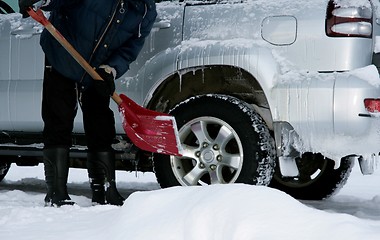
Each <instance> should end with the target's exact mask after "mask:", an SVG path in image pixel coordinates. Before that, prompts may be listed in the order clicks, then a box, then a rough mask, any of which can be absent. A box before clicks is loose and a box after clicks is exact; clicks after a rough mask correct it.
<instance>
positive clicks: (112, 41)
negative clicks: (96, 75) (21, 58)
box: [40, 0, 157, 88]
mask: <svg viewBox="0 0 380 240" xmlns="http://www.w3.org/2000/svg"><path fill="white" fill-rule="evenodd" d="M45 10H49V11H51V14H50V18H49V20H50V21H51V23H52V24H53V25H54V26H55V27H56V28H57V29H58V31H60V32H61V34H62V35H63V36H64V37H65V38H66V39H67V40H68V41H69V42H70V43H71V44H72V45H73V47H74V48H75V49H76V50H77V51H78V52H79V53H80V54H81V55H82V56H83V57H84V59H86V60H87V61H88V62H89V63H90V65H91V66H92V67H95V68H97V67H99V66H100V65H102V64H105V65H109V66H111V67H113V68H115V69H116V71H117V76H116V78H119V77H121V76H122V75H123V74H124V73H125V72H126V71H127V70H128V69H129V65H130V64H131V62H133V61H134V60H135V59H136V58H137V55H138V54H139V52H140V50H141V48H142V47H143V45H144V40H145V37H146V36H148V34H149V33H150V30H151V29H152V26H153V23H154V20H155V18H156V16H157V12H156V6H155V3H154V0H51V2H50V4H49V5H48V6H47V7H45ZM40 44H41V46H42V49H43V50H44V52H45V56H46V58H47V60H48V61H49V63H50V64H51V65H52V66H53V68H55V69H56V70H57V71H58V72H59V73H61V74H62V75H64V76H65V77H67V78H70V79H72V80H74V81H77V82H78V83H80V84H81V86H82V88H86V87H87V86H89V85H90V84H91V83H92V79H91V77H90V76H89V75H88V74H85V71H84V70H83V68H82V67H81V66H80V65H79V64H78V63H77V62H76V61H75V60H74V59H73V57H71V56H70V55H69V53H68V52H67V51H66V50H65V49H64V48H63V47H62V46H61V45H60V44H59V43H58V42H57V41H56V40H55V39H54V38H53V37H52V36H51V34H50V33H49V32H48V31H47V30H44V31H43V33H42V35H41V41H40Z"/></svg>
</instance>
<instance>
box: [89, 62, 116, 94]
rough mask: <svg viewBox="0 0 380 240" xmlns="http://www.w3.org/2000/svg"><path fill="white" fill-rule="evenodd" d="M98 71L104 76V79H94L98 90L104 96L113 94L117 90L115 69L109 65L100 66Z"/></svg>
mask: <svg viewBox="0 0 380 240" xmlns="http://www.w3.org/2000/svg"><path fill="white" fill-rule="evenodd" d="M96 72H97V73H98V74H99V75H100V76H101V77H102V78H103V81H100V80H94V87H95V89H96V91H97V92H98V93H99V94H100V95H102V96H104V97H110V96H112V95H113V93H114V92H115V75H116V74H115V70H114V69H113V68H111V67H109V66H100V67H99V68H98V69H96Z"/></svg>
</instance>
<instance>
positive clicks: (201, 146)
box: [170, 117, 243, 186]
mask: <svg viewBox="0 0 380 240" xmlns="http://www.w3.org/2000/svg"><path fill="white" fill-rule="evenodd" d="M179 137H180V140H181V144H182V147H183V149H184V153H183V156H182V157H175V156H171V157H170V163H171V167H172V170H173V173H174V175H175V177H176V178H177V180H178V181H179V183H180V184H181V185H184V186H190V185H209V184H219V183H233V182H235V181H236V179H237V178H238V176H239V174H240V171H241V169H242V166H243V147H242V143H241V141H240V138H239V136H238V134H237V133H236V132H235V130H234V129H233V128H232V127H231V126H230V125H229V124H227V123H226V122H224V121H223V120H221V119H218V118H214V117H200V118H196V119H193V120H192V121H190V122H188V123H186V124H185V125H184V126H182V127H181V129H180V130H179Z"/></svg>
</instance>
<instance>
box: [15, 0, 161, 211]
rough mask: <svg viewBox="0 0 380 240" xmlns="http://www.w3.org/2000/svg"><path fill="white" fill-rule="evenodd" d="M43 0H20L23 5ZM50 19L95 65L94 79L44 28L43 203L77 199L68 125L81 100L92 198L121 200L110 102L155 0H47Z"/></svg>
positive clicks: (110, 201)
mask: <svg viewBox="0 0 380 240" xmlns="http://www.w3.org/2000/svg"><path fill="white" fill-rule="evenodd" d="M37 1H38V0H19V6H20V13H21V14H23V16H24V17H27V16H28V14H27V12H26V10H27V9H28V7H30V6H32V5H33V4H34V3H36V2H37ZM43 9H44V10H48V11H50V18H49V20H50V21H51V23H52V24H53V25H54V26H55V27H56V28H57V29H58V31H60V32H61V34H62V35H63V36H64V37H65V38H66V39H67V40H68V41H69V42H70V43H71V44H72V45H73V47H74V48H75V49H76V50H77V51H78V52H79V53H80V54H81V55H82V56H83V57H84V58H85V59H86V60H87V61H88V62H89V63H90V65H91V66H93V67H95V68H96V71H97V72H98V74H99V75H100V76H101V77H102V78H103V79H104V81H99V80H93V79H91V77H90V76H89V75H88V74H86V72H85V71H84V70H83V69H82V67H81V66H80V65H79V64H78V63H77V62H76V61H75V60H74V59H73V58H72V57H71V56H70V55H69V53H68V52H67V51H66V50H65V49H64V48H63V47H62V46H61V45H60V44H59V43H58V42H57V41H56V40H55V39H54V38H53V37H52V36H51V35H50V33H49V32H48V31H46V30H44V31H43V32H42V35H41V40H40V44H41V46H42V49H43V51H44V53H45V57H46V61H45V72H44V82H43V96H42V118H43V121H44V130H43V136H44V150H43V156H44V160H43V161H44V168H45V180H46V185H47V195H46V197H45V204H46V205H54V206H61V205H65V204H73V202H72V201H71V199H70V197H69V195H68V193H67V187H66V184H67V177H68V169H69V167H68V158H69V148H70V146H71V144H72V143H71V132H72V129H73V122H74V118H75V115H76V111H77V102H79V104H80V106H81V109H82V112H83V124H84V130H85V135H86V139H87V147H88V154H87V168H88V175H89V178H90V185H91V189H92V202H93V204H113V205H122V204H123V202H124V200H125V199H124V198H123V197H122V196H121V195H120V194H119V192H118V190H117V188H116V184H115V154H114V150H113V148H112V147H111V144H112V142H113V140H114V138H115V135H116V132H115V121H114V116H113V112H112V110H111V109H110V108H109V104H110V96H111V95H112V94H113V92H114V91H115V83H114V80H115V79H117V78H119V77H121V76H122V75H123V74H124V73H125V72H126V71H127V70H128V69H129V65H130V63H131V62H133V61H134V60H135V59H136V57H137V55H138V53H139V52H140V50H141V48H142V46H143V44H144V40H145V38H146V36H147V35H148V34H149V32H150V30H151V28H152V26H153V22H154V20H155V18H156V15H157V13H156V8H155V3H154V0H45V1H44V4H43Z"/></svg>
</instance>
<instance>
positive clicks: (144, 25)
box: [107, 4, 157, 78]
mask: <svg viewBox="0 0 380 240" xmlns="http://www.w3.org/2000/svg"><path fill="white" fill-rule="evenodd" d="M156 17H157V12H156V7H155V5H154V4H153V6H152V7H151V8H149V9H148V12H147V14H146V15H145V17H144V19H143V21H142V22H141V25H140V28H139V30H138V32H136V33H135V34H134V35H133V37H132V38H130V39H129V40H128V41H127V42H125V43H124V44H123V46H122V47H120V48H119V49H118V51H116V52H115V53H114V54H113V55H112V56H110V58H109V59H108V61H107V64H108V65H109V66H112V67H114V68H115V69H116V72H117V75H116V78H119V77H121V76H122V75H123V74H124V73H125V72H127V71H128V70H129V65H130V64H131V63H132V62H133V61H135V60H136V58H137V56H138V54H139V53H140V51H141V49H142V47H143V46H144V42H145V38H146V37H147V36H148V35H149V33H150V31H151V29H152V27H153V23H154V21H155V19H156Z"/></svg>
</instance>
